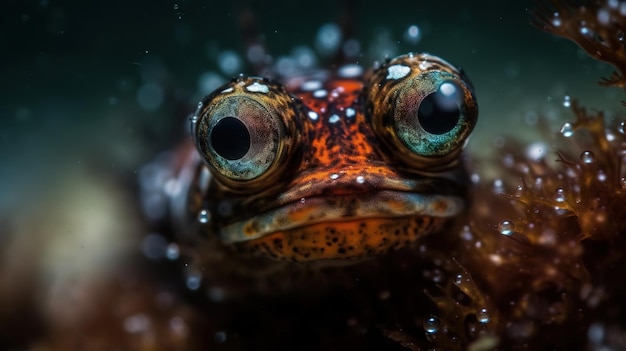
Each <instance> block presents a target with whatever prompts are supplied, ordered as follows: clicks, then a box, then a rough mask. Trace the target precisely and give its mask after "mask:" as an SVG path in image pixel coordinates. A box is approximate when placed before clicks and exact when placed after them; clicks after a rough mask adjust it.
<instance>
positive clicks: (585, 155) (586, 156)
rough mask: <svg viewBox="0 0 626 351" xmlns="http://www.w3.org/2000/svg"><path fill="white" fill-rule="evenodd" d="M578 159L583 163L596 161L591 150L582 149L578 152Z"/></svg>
mask: <svg viewBox="0 0 626 351" xmlns="http://www.w3.org/2000/svg"><path fill="white" fill-rule="evenodd" d="M580 160H581V161H582V162H583V163H584V164H587V165H589V164H592V163H594V162H595V161H596V156H595V155H594V154H593V152H591V151H588V150H587V151H583V152H582V153H581V154H580Z"/></svg>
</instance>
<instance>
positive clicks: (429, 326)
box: [424, 316, 441, 335]
mask: <svg viewBox="0 0 626 351" xmlns="http://www.w3.org/2000/svg"><path fill="white" fill-rule="evenodd" d="M440 329H441V322H440V321H439V318H437V317H435V316H430V317H428V318H426V320H424V331H426V335H434V334H437V333H439V330H440Z"/></svg>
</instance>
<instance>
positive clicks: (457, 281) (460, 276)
mask: <svg viewBox="0 0 626 351" xmlns="http://www.w3.org/2000/svg"><path fill="white" fill-rule="evenodd" d="M462 283H463V274H457V275H456V277H454V284H457V285H459V284H462Z"/></svg>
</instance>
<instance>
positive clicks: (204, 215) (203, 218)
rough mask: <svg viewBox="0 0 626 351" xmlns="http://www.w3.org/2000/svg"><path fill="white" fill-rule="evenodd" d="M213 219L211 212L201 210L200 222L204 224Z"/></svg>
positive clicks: (199, 214)
mask: <svg viewBox="0 0 626 351" xmlns="http://www.w3.org/2000/svg"><path fill="white" fill-rule="evenodd" d="M210 220H211V213H210V212H209V211H207V210H201V211H200V212H199V213H198V222H200V223H202V224H207V223H209V221H210Z"/></svg>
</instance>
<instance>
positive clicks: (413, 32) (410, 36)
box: [404, 25, 422, 45]
mask: <svg viewBox="0 0 626 351" xmlns="http://www.w3.org/2000/svg"><path fill="white" fill-rule="evenodd" d="M421 37H422V35H421V32H420V29H419V27H418V26H416V25H412V26H409V28H407V30H406V32H404V40H405V41H406V42H408V43H410V44H413V45H415V44H417V43H418V42H419V41H420V39H421Z"/></svg>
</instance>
